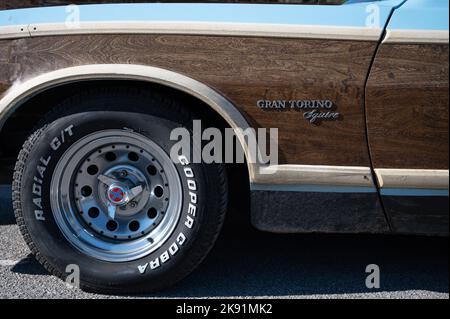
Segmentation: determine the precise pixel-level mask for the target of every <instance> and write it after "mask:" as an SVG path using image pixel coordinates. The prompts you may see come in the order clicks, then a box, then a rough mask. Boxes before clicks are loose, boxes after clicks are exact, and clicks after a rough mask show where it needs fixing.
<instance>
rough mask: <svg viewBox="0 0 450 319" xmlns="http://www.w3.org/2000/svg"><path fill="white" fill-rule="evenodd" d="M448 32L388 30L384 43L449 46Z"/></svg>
mask: <svg viewBox="0 0 450 319" xmlns="http://www.w3.org/2000/svg"><path fill="white" fill-rule="evenodd" d="M448 41H449V34H448V30H400V29H399V30H396V29H388V30H386V35H385V37H384V39H383V43H405V44H407V43H411V44H413V43H430V44H431V43H438V44H448Z"/></svg>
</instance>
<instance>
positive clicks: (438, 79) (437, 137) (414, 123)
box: [366, 44, 449, 169]
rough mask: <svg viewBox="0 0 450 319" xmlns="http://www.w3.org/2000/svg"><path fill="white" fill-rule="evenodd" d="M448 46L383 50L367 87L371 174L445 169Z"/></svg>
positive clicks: (390, 46)
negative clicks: (374, 170) (374, 171)
mask: <svg viewBox="0 0 450 319" xmlns="http://www.w3.org/2000/svg"><path fill="white" fill-rule="evenodd" d="M448 58H449V55H448V44H383V45H381V47H380V49H379V52H378V53H377V55H376V59H375V61H374V64H373V68H372V70H371V73H370V76H369V81H368V85H367V95H366V107H367V125H368V132H369V145H370V150H371V154H372V160H373V166H374V168H408V169H448V160H449V158H448V151H449V147H448V143H449V140H448V133H449V132H448V109H449V100H448V99H449V95H448V76H449V74H448Z"/></svg>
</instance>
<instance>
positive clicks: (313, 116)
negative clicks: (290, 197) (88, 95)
mask: <svg viewBox="0 0 450 319" xmlns="http://www.w3.org/2000/svg"><path fill="white" fill-rule="evenodd" d="M256 105H257V106H258V107H259V108H260V109H263V110H267V111H269V110H273V111H286V110H296V111H302V112H303V118H304V119H305V120H307V121H308V122H310V123H311V124H319V123H320V122H321V121H336V120H338V119H339V117H340V113H339V112H337V111H336V105H335V104H334V103H333V102H332V101H330V100H259V101H257V102H256Z"/></svg>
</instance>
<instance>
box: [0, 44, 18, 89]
mask: <svg viewBox="0 0 450 319" xmlns="http://www.w3.org/2000/svg"><path fill="white" fill-rule="evenodd" d="M20 42H21V40H15V41H13V40H0V98H1V97H2V96H3V94H4V93H5V92H6V90H7V89H8V88H9V87H10V86H11V85H12V84H13V82H14V79H15V78H16V76H18V75H19V73H20V65H19V64H17V63H16V62H15V60H14V56H15V52H16V47H17V45H18V44H19V43H20Z"/></svg>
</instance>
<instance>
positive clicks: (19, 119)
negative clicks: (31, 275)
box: [0, 80, 249, 198]
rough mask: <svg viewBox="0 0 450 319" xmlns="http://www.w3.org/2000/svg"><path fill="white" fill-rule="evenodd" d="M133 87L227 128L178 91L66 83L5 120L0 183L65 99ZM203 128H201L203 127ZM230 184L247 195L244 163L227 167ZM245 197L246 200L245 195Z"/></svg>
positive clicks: (128, 83) (125, 83)
mask: <svg viewBox="0 0 450 319" xmlns="http://www.w3.org/2000/svg"><path fill="white" fill-rule="evenodd" d="M116 86H119V87H133V88H138V89H143V90H151V91H157V92H158V93H160V94H164V95H167V96H170V97H171V98H176V99H179V100H182V101H183V104H184V105H185V106H186V108H188V109H189V110H190V111H191V112H192V113H193V114H194V115H195V117H196V118H199V119H201V120H202V121H203V122H206V123H205V124H207V125H208V126H209V127H217V128H219V129H221V130H223V129H225V128H228V127H230V126H229V125H228V123H227V122H226V121H225V120H224V119H223V118H222V117H221V116H220V115H219V114H218V113H217V112H216V111H215V110H213V109H212V108H211V107H210V106H209V105H207V104H206V103H205V102H203V101H201V100H199V99H197V98H196V97H194V96H192V95H189V94H188V93H185V92H182V91H180V90H177V89H174V88H170V87H167V86H163V85H160V84H156V83H151V82H146V81H133V80H85V81H80V82H74V83H67V84H63V85H59V86H56V87H52V88H49V89H47V90H45V91H42V92H40V93H38V94H36V95H35V96H33V97H31V98H30V99H28V100H27V101H26V102H24V103H23V104H21V105H20V106H19V107H18V109H17V110H16V111H15V112H14V113H13V114H12V115H11V116H10V117H9V118H8V119H7V120H6V122H5V124H4V126H3V129H2V130H1V132H0V158H1V163H0V164H1V165H0V183H9V182H10V181H11V180H12V171H13V166H14V162H15V159H16V156H17V154H18V153H19V151H20V148H21V147H22V144H23V143H24V141H25V140H26V138H27V137H28V136H29V135H30V134H31V133H32V132H33V131H34V130H35V129H36V128H37V126H38V124H39V122H40V120H41V118H42V117H43V116H44V115H45V114H46V113H48V112H50V111H51V110H52V108H53V107H54V106H55V105H57V104H58V103H60V102H61V101H62V100H64V99H66V98H67V97H68V96H70V95H72V94H74V93H77V92H80V91H83V90H87V89H90V90H91V89H95V88H105V87H116ZM203 127H204V128H205V125H203ZM227 172H228V176H229V179H230V181H232V182H233V184H234V183H238V184H239V185H240V187H239V192H245V191H246V192H248V190H249V179H248V170H247V165H246V164H232V165H230V164H227ZM247 198H249V197H248V196H247Z"/></svg>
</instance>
